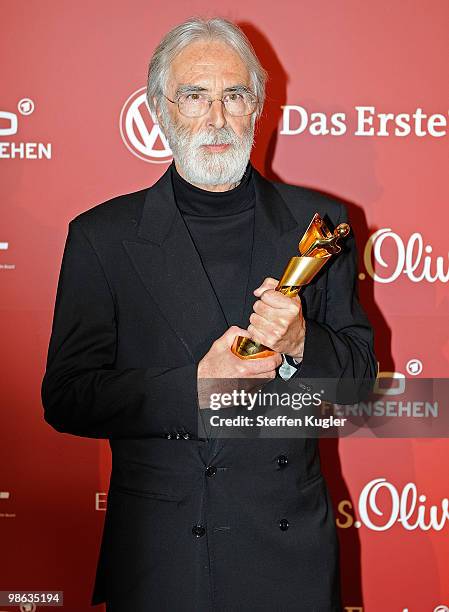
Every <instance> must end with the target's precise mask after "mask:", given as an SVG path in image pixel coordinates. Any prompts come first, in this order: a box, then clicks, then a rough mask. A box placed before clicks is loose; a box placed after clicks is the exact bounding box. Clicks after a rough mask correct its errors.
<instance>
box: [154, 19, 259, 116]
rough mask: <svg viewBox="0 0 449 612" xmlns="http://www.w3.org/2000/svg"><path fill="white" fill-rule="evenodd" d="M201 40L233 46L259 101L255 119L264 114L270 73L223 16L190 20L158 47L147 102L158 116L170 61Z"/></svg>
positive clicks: (169, 33) (237, 30)
mask: <svg viewBox="0 0 449 612" xmlns="http://www.w3.org/2000/svg"><path fill="white" fill-rule="evenodd" d="M199 40H219V41H222V42H224V43H226V44H227V45H229V46H230V47H232V48H233V49H234V50H235V51H236V52H237V53H238V54H239V55H240V57H241V58H242V60H243V61H244V63H245V64H246V66H247V68H248V71H249V75H250V78H251V82H252V84H253V87H254V93H255V94H256V96H257V99H258V106H257V110H256V117H259V116H260V115H261V113H262V108H263V105H264V101H265V83H266V81H267V79H268V73H267V71H266V70H265V69H264V68H263V66H262V65H261V63H260V62H259V59H258V58H257V55H256V53H255V51H254V48H253V46H252V45H251V43H250V41H249V39H248V37H247V36H246V34H245V33H244V32H243V31H242V30H241V29H240V28H239V27H238V26H237V25H235V24H234V23H232V22H231V21H228V20H227V19H223V18H221V17H214V18H213V19H208V20H206V19H203V18H202V17H191V18H190V19H187V20H186V21H184V22H183V23H181V24H179V25H178V26H176V27H175V28H173V29H172V30H170V32H168V33H167V34H166V35H165V36H164V38H163V39H162V40H161V42H160V43H159V44H158V46H157V47H156V49H155V51H154V53H153V56H152V58H151V60H150V64H149V67H148V82H147V92H146V97H147V102H148V106H149V107H150V110H151V112H152V113H153V114H154V116H155V117H156V107H155V105H154V102H153V97H155V98H156V100H157V102H159V103H160V102H161V100H162V99H163V93H164V91H165V87H166V84H167V79H168V73H169V69H170V64H171V62H172V61H173V60H174V59H175V57H176V56H177V55H178V53H180V52H181V51H182V50H183V49H184V47H187V45H189V44H190V43H192V42H196V41H199Z"/></svg>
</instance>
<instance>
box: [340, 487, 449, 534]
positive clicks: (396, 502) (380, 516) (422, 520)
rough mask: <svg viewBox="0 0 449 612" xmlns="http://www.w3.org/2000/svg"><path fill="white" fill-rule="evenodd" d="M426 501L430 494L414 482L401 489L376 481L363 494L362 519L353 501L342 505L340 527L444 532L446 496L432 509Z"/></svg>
mask: <svg viewBox="0 0 449 612" xmlns="http://www.w3.org/2000/svg"><path fill="white" fill-rule="evenodd" d="M426 502H427V497H426V495H423V494H418V490H417V486H416V484H415V483H413V482H409V483H407V484H406V485H405V486H404V488H403V489H402V490H398V489H397V488H396V487H395V486H394V484H392V483H391V482H388V480H387V479H386V478H374V479H373V480H370V481H369V482H368V483H367V484H366V485H365V486H364V487H363V489H362V491H361V493H360V496H359V502H358V516H359V518H358V519H356V518H355V517H354V513H353V506H352V502H351V501H350V500H348V499H345V500H342V501H341V502H340V503H339V504H338V512H339V516H338V518H337V526H338V527H340V528H342V529H345V528H346V529H347V528H349V527H357V528H359V527H362V525H363V526H365V527H367V528H368V529H370V530H372V531H387V530H388V529H391V528H392V527H393V526H394V525H395V524H399V525H400V526H401V527H402V528H403V529H405V530H407V531H414V530H421V531H429V530H433V531H441V530H442V529H443V528H444V527H446V525H447V523H448V522H449V500H448V499H447V497H444V498H443V499H442V500H441V502H440V505H431V506H427V504H426Z"/></svg>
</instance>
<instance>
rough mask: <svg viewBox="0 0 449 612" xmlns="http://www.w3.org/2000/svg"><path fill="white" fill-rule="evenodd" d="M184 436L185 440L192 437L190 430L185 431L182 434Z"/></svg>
mask: <svg viewBox="0 0 449 612" xmlns="http://www.w3.org/2000/svg"><path fill="white" fill-rule="evenodd" d="M182 437H183V438H184V440H189V439H190V434H189V432H188V431H185V432H184V433H183V434H182Z"/></svg>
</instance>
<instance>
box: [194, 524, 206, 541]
mask: <svg viewBox="0 0 449 612" xmlns="http://www.w3.org/2000/svg"><path fill="white" fill-rule="evenodd" d="M192 533H193V535H194V536H196V537H197V538H201V537H203V535H204V534H205V533H206V530H205V529H204V527H203V526H202V525H194V526H193V527H192Z"/></svg>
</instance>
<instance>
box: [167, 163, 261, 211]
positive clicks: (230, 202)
mask: <svg viewBox="0 0 449 612" xmlns="http://www.w3.org/2000/svg"><path fill="white" fill-rule="evenodd" d="M170 168H171V177H172V184H173V191H174V194H175V199H176V203H177V205H178V208H179V209H180V211H181V212H182V213H187V214H189V215H195V216H209V217H221V216H227V215H233V214H236V213H239V212H242V211H244V210H247V209H249V208H252V207H253V206H254V201H255V191H254V181H253V172H252V170H253V168H252V165H251V162H250V161H248V164H247V166H246V169H245V172H244V174H243V176H242V179H241V181H240V183H239V184H238V185H237V187H234V188H233V189H229V190H228V191H208V190H207V189H201V188H200V187H197V186H196V185H192V183H189V182H188V181H186V180H185V179H184V178H183V177H182V176H181V175H180V174H179V172H178V171H177V169H176V166H175V162H174V161H172V163H171V166H170Z"/></svg>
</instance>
